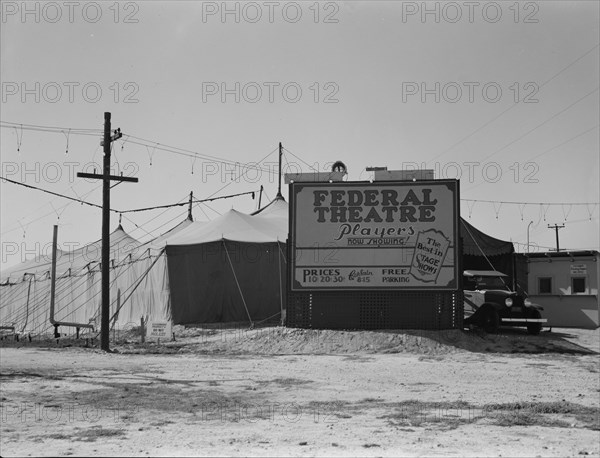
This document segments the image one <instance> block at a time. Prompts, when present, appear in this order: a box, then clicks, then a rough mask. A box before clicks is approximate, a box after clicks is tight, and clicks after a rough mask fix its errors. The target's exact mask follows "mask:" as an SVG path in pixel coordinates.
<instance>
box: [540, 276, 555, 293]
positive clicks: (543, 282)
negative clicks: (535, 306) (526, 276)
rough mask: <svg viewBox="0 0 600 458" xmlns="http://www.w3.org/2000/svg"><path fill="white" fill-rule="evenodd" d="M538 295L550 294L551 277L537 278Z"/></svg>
mask: <svg viewBox="0 0 600 458" xmlns="http://www.w3.org/2000/svg"><path fill="white" fill-rule="evenodd" d="M538 293H539V294H552V278H551V277H540V278H538Z"/></svg>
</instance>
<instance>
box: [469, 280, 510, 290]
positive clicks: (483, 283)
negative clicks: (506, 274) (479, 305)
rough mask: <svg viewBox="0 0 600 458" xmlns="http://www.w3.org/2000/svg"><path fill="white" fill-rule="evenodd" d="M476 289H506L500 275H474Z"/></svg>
mask: <svg viewBox="0 0 600 458" xmlns="http://www.w3.org/2000/svg"><path fill="white" fill-rule="evenodd" d="M475 282H476V283H477V289H507V286H506V285H505V284H504V281H503V280H502V278H501V277H476V278H475Z"/></svg>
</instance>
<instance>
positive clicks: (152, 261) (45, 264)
mask: <svg viewBox="0 0 600 458" xmlns="http://www.w3.org/2000/svg"><path fill="white" fill-rule="evenodd" d="M190 223H191V221H189V220H186V221H183V222H182V223H180V224H178V225H177V226H175V227H174V228H173V229H171V230H170V231H169V232H168V233H167V234H164V235H163V236H160V237H158V238H156V239H155V240H153V241H151V242H149V243H146V244H141V243H140V242H138V241H137V240H135V239H134V238H133V237H131V236H130V235H128V234H127V233H126V232H125V231H124V230H123V228H122V227H121V226H120V225H119V227H118V228H117V229H116V230H115V231H114V232H112V233H111V234H110V267H109V270H110V276H111V279H110V290H111V291H110V297H111V306H110V315H111V327H116V328H117V329H123V328H125V327H127V326H133V325H139V322H140V317H142V316H143V317H145V318H149V319H153V320H159V321H160V320H163V321H164V320H166V319H167V318H168V317H169V315H170V306H169V285H168V276H167V270H166V269H167V267H166V259H165V256H164V240H165V238H166V237H169V236H172V235H174V234H176V233H177V232H179V231H180V230H183V229H185V227H187V226H188V225H189V224H190ZM59 239H60V235H59ZM101 247H102V242H101V240H98V241H96V242H93V243H90V244H88V245H85V246H83V247H81V248H78V249H76V250H73V251H62V250H58V251H57V266H56V294H55V304H56V305H55V314H54V320H55V321H58V322H68V323H77V324H85V325H87V324H92V325H93V326H94V330H97V329H98V326H99V323H100V306H101V263H100V260H101ZM51 253H52V251H51V249H50V250H48V253H43V254H41V255H39V256H37V257H36V258H35V259H31V260H28V261H26V262H23V263H21V264H19V265H17V266H14V267H12V268H10V269H7V270H6V271H4V272H2V273H1V274H0V325H2V326H14V328H15V331H16V332H18V333H30V334H33V335H36V334H45V333H48V332H49V331H50V330H51V329H52V327H53V326H52V324H51V323H50V318H51V317H50V306H49V304H50V291H51V266H52V258H51ZM117 298H120V304H121V305H122V307H121V308H120V309H119V302H118V301H117ZM71 332H75V330H74V329H73V328H72V327H69V328H65V327H61V333H71Z"/></svg>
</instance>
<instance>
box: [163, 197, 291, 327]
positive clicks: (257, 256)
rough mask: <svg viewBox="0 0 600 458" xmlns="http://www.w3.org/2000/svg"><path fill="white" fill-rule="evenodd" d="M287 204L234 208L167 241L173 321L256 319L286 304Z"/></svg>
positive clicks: (276, 312) (273, 314)
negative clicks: (243, 209) (243, 210)
mask: <svg viewBox="0 0 600 458" xmlns="http://www.w3.org/2000/svg"><path fill="white" fill-rule="evenodd" d="M287 212H288V207H287V203H286V202H285V201H284V200H283V198H277V199H275V200H274V201H273V202H271V203H270V204H269V205H268V206H267V207H265V208H263V209H262V210H261V211H260V212H255V213H254V214H253V215H247V214H244V213H240V212H238V211H236V210H230V211H228V212H227V213H225V214H223V215H222V216H220V217H219V218H216V219H215V220H213V221H210V222H208V223H201V224H200V223H192V224H191V225H190V226H189V227H187V228H186V229H185V230H182V231H180V232H179V233H177V234H176V235H175V236H174V237H171V238H169V240H168V242H167V246H166V255H167V264H168V271H169V284H170V289H171V313H172V317H173V323H174V324H188V323H213V322H240V321H243V322H251V323H254V322H258V321H263V320H268V319H278V318H279V317H280V316H281V312H282V310H283V309H284V308H285V302H284V301H285V289H286V287H285V277H286V275H285V272H286V255H285V253H286V252H285V247H286V239H287V233H288V213H287Z"/></svg>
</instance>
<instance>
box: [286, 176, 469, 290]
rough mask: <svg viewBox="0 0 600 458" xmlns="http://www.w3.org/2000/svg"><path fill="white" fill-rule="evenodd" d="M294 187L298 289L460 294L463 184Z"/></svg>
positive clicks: (293, 283)
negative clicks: (448, 291) (459, 263)
mask: <svg viewBox="0 0 600 458" xmlns="http://www.w3.org/2000/svg"><path fill="white" fill-rule="evenodd" d="M290 186H291V189H290V191H291V192H290V211H291V218H290V237H291V246H292V252H291V255H292V259H291V282H290V285H291V290H292V291H309V290H329V289H332V290H356V289H358V290H360V289H364V290H368V289H370V290H377V289H408V290H410V289H414V290H417V289H420V290H422V289H435V290H456V289H457V287H458V284H459V283H458V280H459V278H458V275H459V272H458V268H457V262H456V257H457V245H458V237H459V228H458V224H459V208H458V205H459V195H458V194H459V193H458V181H457V180H433V181H418V182H407V181H397V182H389V181H387V182H375V183H348V182H341V183H292V184H291V185H290Z"/></svg>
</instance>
